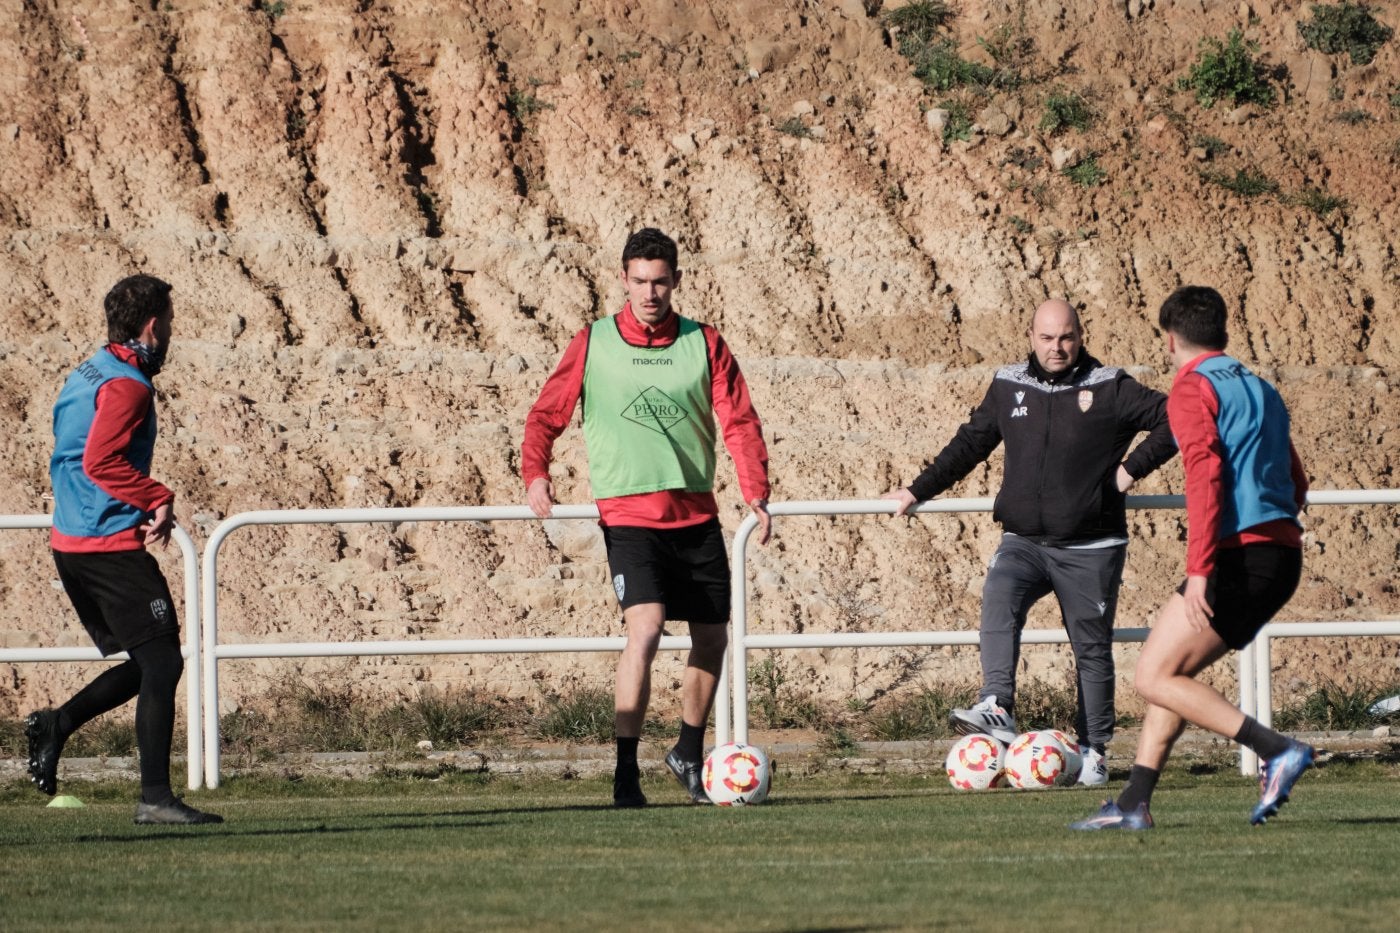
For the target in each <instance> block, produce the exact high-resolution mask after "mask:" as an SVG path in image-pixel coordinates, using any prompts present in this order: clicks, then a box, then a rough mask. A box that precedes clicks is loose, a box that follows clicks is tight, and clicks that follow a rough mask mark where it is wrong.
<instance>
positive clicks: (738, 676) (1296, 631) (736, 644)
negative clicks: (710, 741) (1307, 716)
mask: <svg viewBox="0 0 1400 933" xmlns="http://www.w3.org/2000/svg"><path fill="white" fill-rule="evenodd" d="M1127 503H1128V507H1129V508H1132V509H1179V508H1182V507H1183V506H1184V505H1185V504H1186V502H1185V497H1183V496H1164V495H1154V496H1128V497H1127ZM992 504H993V500H992V499H990V498H985V497H983V498H975V499H933V500H930V501H928V502H922V503H920V504H919V505H917V506H915V507H914V508H913V509H911V510H910V511H911V512H914V513H918V514H928V513H932V512H989V511H991V510H992ZM1308 505H1310V506H1311V505H1400V490H1322V491H1317V492H1310V493H1309V494H1308ZM895 508H896V503H895V502H893V501H892V500H889V499H846V500H835V501H818V502H774V503H770V504H769V507H768V511H769V514H771V515H772V516H774V517H775V518H776V517H778V516H785V515H881V514H884V515H892V514H893V513H894V510H895ZM756 527H758V520H757V519H756V518H754V517H753V516H752V515H750V516H748V517H746V518H745V519H744V521H743V522H742V523H741V524H740V526H739V530H738V531H737V532H736V533H735V535H734V546H733V550H734V556H733V562H734V564H735V565H736V566H737V567H738V568H740V570H741V571H742V570H743V569H744V568H746V567H747V561H748V556H747V554H748V542H749V537H750V536H751V535H752V533H753V530H754V528H756ZM730 602H731V609H732V614H733V634H732V637H731V639H730V658H731V659H730V671H731V676H732V678H733V680H732V688H733V690H734V702H733V703H732V704H731V709H732V710H733V712H734V728H733V734H734V741H736V742H746V741H748V734H749V723H748V709H749V700H748V652H749V650H750V649H754V648H837V647H840V648H857V647H893V646H916V645H968V644H978V643H979V640H980V639H979V635H978V633H977V632H838V633H826V634H821V633H812V634H808V633H803V634H800V635H793V634H788V635H750V634H749V632H748V580H747V573H744V572H736V573H734V575H733V581H732V593H731V599H730ZM1294 625H1298V623H1293V624H1291V625H1286V624H1281V623H1271V624H1270V625H1268V626H1265V628H1264V630H1263V632H1262V633H1261V635H1262V637H1260V638H1257V639H1256V640H1255V641H1254V643H1253V644H1252V645H1251V646H1250V647H1249V648H1247V649H1246V650H1244V651H1241V652H1239V658H1238V663H1239V693H1240V700H1239V707H1240V709H1241V710H1242V711H1244V713H1245V714H1246V715H1249V716H1253V717H1255V718H1256V719H1258V720H1259V721H1260V722H1261V723H1263V724H1265V725H1268V724H1269V722H1270V721H1272V718H1273V713H1272V692H1271V687H1270V679H1269V675H1270V665H1269V640H1270V638H1271V637H1285V636H1290V635H1313V634H1320V635H1335V636H1342V635H1391V634H1397V632H1396V631H1395V630H1396V629H1400V622H1353V621H1342V622H1316V623H1304V624H1303V625H1305V626H1306V627H1305V628H1294V627H1292V626H1294ZM1148 631H1149V630H1148V629H1145V628H1133V629H1115V630H1114V641H1116V642H1128V641H1145V640H1146V638H1147V633H1148ZM1021 640H1022V643H1023V644H1066V643H1068V641H1069V637H1068V635H1067V634H1066V633H1065V632H1064V631H1063V630H1061V629H1026V630H1025V631H1024V632H1023V633H1022V639H1021ZM1240 771H1241V773H1244V774H1256V773H1258V759H1257V757H1256V756H1255V754H1254V753H1253V752H1252V751H1250V750H1249V749H1242V750H1241V752H1240Z"/></svg>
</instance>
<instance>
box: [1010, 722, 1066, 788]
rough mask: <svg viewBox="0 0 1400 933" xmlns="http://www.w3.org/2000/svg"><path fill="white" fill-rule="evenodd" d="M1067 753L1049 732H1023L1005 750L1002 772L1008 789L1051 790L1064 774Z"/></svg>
mask: <svg viewBox="0 0 1400 933" xmlns="http://www.w3.org/2000/svg"><path fill="white" fill-rule="evenodd" d="M1068 759H1069V753H1068V752H1067V751H1065V747H1064V746H1063V745H1061V744H1060V742H1059V741H1058V740H1057V739H1056V738H1055V737H1054V736H1052V735H1051V734H1050V733H1049V732H1026V733H1023V734H1021V735H1018V736H1016V738H1015V740H1013V741H1012V743H1011V744H1010V745H1009V746H1007V748H1006V759H1005V761H1004V762H1003V763H1002V770H1003V771H1005V773H1006V782H1007V783H1008V784H1010V785H1011V786H1012V787H1019V788H1022V789H1035V788H1043V787H1054V786H1055V782H1056V781H1058V780H1060V775H1062V774H1064V773H1065V769H1066V766H1067V764H1068Z"/></svg>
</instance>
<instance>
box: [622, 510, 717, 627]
mask: <svg viewBox="0 0 1400 933" xmlns="http://www.w3.org/2000/svg"><path fill="white" fill-rule="evenodd" d="M603 542H604V543H605V544H606V545H607V548H608V567H609V568H610V569H611V571H612V581H613V591H614V592H616V593H617V601H618V603H619V604H621V606H622V608H623V609H626V608H627V607H629V606H636V605H638V604H640V603H662V604H664V605H665V607H666V618H667V619H674V620H677V621H686V622H702V623H718V624H724V623H725V622H728V621H729V556H728V554H726V553H725V550H724V534H723V533H722V532H721V531H720V527H719V519H717V518H715V519H711V520H710V521H708V522H705V523H703V524H700V525H691V526H689V527H686V528H638V527H635V526H631V525H620V526H612V527H609V526H607V525H604V526H603Z"/></svg>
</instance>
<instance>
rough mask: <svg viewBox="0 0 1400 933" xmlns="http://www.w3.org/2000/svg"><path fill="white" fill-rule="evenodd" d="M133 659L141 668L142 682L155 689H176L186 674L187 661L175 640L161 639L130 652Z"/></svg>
mask: <svg viewBox="0 0 1400 933" xmlns="http://www.w3.org/2000/svg"><path fill="white" fill-rule="evenodd" d="M130 654H131V659H132V660H133V661H135V662H136V664H137V666H139V667H140V668H141V680H142V682H143V683H145V684H150V685H151V686H153V687H156V688H157V689H159V688H168V689H170V690H174V689H175V685H176V684H178V683H179V682H180V676H181V675H182V674H183V673H184V672H185V659H184V658H183V657H182V656H181V654H180V643H179V642H177V641H176V640H175V639H173V638H170V639H166V638H159V639H156V640H155V641H152V642H148V643H146V644H144V645H141V646H139V647H137V648H133V649H132V650H131V652H130Z"/></svg>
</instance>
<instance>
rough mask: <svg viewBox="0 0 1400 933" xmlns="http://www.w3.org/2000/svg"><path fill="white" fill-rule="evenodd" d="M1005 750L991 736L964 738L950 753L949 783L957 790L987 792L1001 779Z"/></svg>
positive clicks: (948, 762) (966, 736)
mask: <svg viewBox="0 0 1400 933" xmlns="http://www.w3.org/2000/svg"><path fill="white" fill-rule="evenodd" d="M1003 754H1005V749H1003V748H1002V746H1001V743H1000V742H998V741H997V740H996V739H994V738H992V737H991V736H990V735H981V734H978V735H965V736H963V737H962V738H960V739H958V740H957V741H956V742H954V743H953V747H952V748H950V749H949V750H948V759H947V761H945V762H944V766H945V767H946V768H947V770H948V783H949V784H952V785H953V786H954V787H956V788H957V789H958V790H986V789H987V788H989V787H996V786H997V784H999V783H1000V779H1001V759H1002V755H1003Z"/></svg>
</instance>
